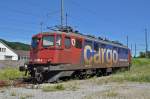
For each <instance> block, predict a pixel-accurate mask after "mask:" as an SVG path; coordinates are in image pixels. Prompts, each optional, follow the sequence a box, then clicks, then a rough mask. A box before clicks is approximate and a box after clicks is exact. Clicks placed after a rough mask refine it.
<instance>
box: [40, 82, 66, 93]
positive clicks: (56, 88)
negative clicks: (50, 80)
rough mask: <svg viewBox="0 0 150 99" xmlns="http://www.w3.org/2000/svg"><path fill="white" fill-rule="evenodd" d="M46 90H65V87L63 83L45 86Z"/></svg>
mask: <svg viewBox="0 0 150 99" xmlns="http://www.w3.org/2000/svg"><path fill="white" fill-rule="evenodd" d="M42 90H43V91H44V92H51V91H61V90H65V87H64V86H63V85H62V84H57V85H53V86H45V87H43V88H42Z"/></svg>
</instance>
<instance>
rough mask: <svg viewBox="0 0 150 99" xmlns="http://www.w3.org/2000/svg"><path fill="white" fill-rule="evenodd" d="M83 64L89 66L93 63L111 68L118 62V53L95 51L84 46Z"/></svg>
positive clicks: (105, 50) (101, 49)
mask: <svg viewBox="0 0 150 99" xmlns="http://www.w3.org/2000/svg"><path fill="white" fill-rule="evenodd" d="M84 62H85V65H91V64H93V63H94V64H105V65H108V66H111V65H112V64H116V63H117V62H118V52H117V51H116V50H112V49H106V48H99V49H98V51H95V50H93V49H92V47H91V46H89V45H86V46H85V48H84Z"/></svg>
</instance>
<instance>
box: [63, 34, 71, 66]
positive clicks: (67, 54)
mask: <svg viewBox="0 0 150 99" xmlns="http://www.w3.org/2000/svg"><path fill="white" fill-rule="evenodd" d="M62 58H63V60H64V63H68V64H69V63H70V62H71V38H70V37H65V38H64V54H63V57H62Z"/></svg>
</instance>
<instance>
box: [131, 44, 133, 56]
mask: <svg viewBox="0 0 150 99" xmlns="http://www.w3.org/2000/svg"><path fill="white" fill-rule="evenodd" d="M132 52H133V51H132V44H131V55H132Z"/></svg>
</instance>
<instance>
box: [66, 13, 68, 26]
mask: <svg viewBox="0 0 150 99" xmlns="http://www.w3.org/2000/svg"><path fill="white" fill-rule="evenodd" d="M67 26H68V14H67V13H66V27H67Z"/></svg>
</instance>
